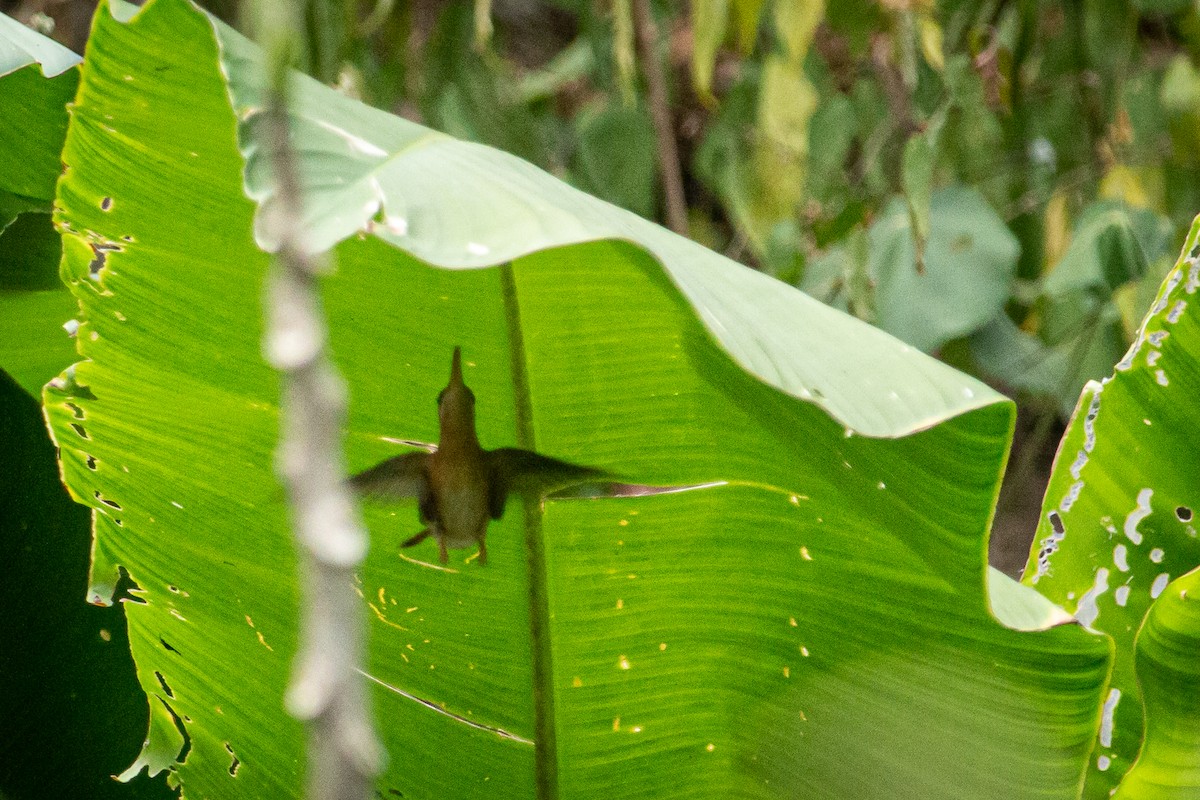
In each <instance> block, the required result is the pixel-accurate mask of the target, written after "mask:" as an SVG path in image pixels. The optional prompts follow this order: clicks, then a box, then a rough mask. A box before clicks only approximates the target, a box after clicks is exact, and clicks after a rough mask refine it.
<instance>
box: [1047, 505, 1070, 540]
mask: <svg viewBox="0 0 1200 800" xmlns="http://www.w3.org/2000/svg"><path fill="white" fill-rule="evenodd" d="M1046 517H1047V518H1048V519H1049V520H1050V527H1051V528H1052V529H1053V530H1054V532H1055V533H1057V534H1058V535H1059V536H1062V535H1063V534H1064V533H1066V531H1067V529H1066V527H1065V526H1064V525H1063V521H1062V517H1060V516H1059V515H1058V512H1057V511H1051V512H1050V513H1049V514H1047V515H1046Z"/></svg>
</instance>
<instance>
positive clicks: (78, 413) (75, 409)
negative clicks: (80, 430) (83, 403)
mask: <svg viewBox="0 0 1200 800" xmlns="http://www.w3.org/2000/svg"><path fill="white" fill-rule="evenodd" d="M63 405H64V406H66V407H67V408H69V409H71V416H73V417H75V419H83V418H84V414H83V409H82V408H80V407H79V406H77V405H75V404H74V403H63Z"/></svg>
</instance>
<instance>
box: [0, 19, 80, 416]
mask: <svg viewBox="0 0 1200 800" xmlns="http://www.w3.org/2000/svg"><path fill="white" fill-rule="evenodd" d="M78 62H79V56H77V55H75V54H74V53H72V52H71V51H70V50H67V49H66V48H64V47H62V46H61V45H59V44H58V43H56V42H54V41H53V40H51V39H47V38H46V37H44V36H42V35H41V34H39V33H36V32H34V31H31V30H30V29H28V28H26V27H25V26H24V25H21V24H20V23H18V22H17V21H16V20H14V19H12V18H11V17H8V16H5V15H3V14H0V141H2V142H4V143H5V146H4V147H3V148H0V369H3V370H5V371H6V372H8V373H9V374H10V375H12V376H13V377H14V378H15V379H16V380H17V382H18V383H19V384H20V385H21V386H22V388H24V389H25V390H26V391H27V392H29V393H30V394H31V395H34V396H37V395H39V394H40V393H41V387H42V384H44V383H45V382H46V381H48V380H50V378H52V377H53V376H54V375H55V374H56V373H58V372H59V371H61V370H62V369H63V368H64V367H65V366H66V365H67V364H69V363H71V361H72V360H73V357H74V355H75V347H74V343H73V342H71V340H70V339H69V338H68V337H67V335H66V333H65V332H64V331H63V330H62V325H63V323H64V322H66V321H67V320H69V319H71V317H72V316H74V313H75V309H76V308H77V304H76V302H75V301H74V299H72V298H71V296H70V294H68V293H67V292H66V291H65V287H64V286H63V285H62V282H61V281H59V279H58V261H59V256H60V253H61V246H60V243H59V237H58V233H57V232H56V231H55V230H54V227H53V225H52V224H51V222H50V214H49V212H50V207H51V204H52V202H53V199H54V184H55V181H57V180H58V175H59V172H60V171H61V170H62V164H61V161H60V153H61V152H62V143H63V137H64V136H66V131H67V108H66V104H67V102H68V101H69V100H71V98H72V97H73V96H74V94H75V87H76V84H77V83H78V80H79V72H78V70H76V69H74V68H73V67H74V66H75V64H77V63H78Z"/></svg>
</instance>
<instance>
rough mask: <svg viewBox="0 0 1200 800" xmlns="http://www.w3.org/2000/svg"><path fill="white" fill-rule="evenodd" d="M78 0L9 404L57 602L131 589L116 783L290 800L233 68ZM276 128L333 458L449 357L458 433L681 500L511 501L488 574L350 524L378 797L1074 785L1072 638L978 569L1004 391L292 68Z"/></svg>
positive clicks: (251, 243) (397, 533)
mask: <svg viewBox="0 0 1200 800" xmlns="http://www.w3.org/2000/svg"><path fill="white" fill-rule="evenodd" d="M111 11H115V12H116V13H117V15H118V16H119V17H120V19H117V18H114V16H113V13H111ZM111 11H110V7H109V6H102V8H101V10H100V11H99V12H98V15H97V19H96V23H95V28H94V31H93V35H92V38H91V41H90V44H89V50H88V53H87V56H86V60H85V65H84V69H83V75H82V80H81V84H80V88H79V94H78V96H77V98H76V105H75V111H74V114H73V116H72V119H71V127H70V130H69V132H68V136H67V142H66V146H65V150H64V154H63V158H64V161H65V163H66V164H67V165H68V166H69V168H70V169H69V172H68V173H67V177H66V178H65V179H64V180H63V181H62V182H61V183H60V185H59V196H58V202H59V206H60V208H61V211H60V214H59V217H58V221H59V224H60V226H61V229H62V231H63V233H64V250H65V253H66V262H65V267H64V276H65V278H66V280H67V281H68V282H69V284H70V286H71V290H72V292H73V293H74V294H75V296H76V297H77V298H78V299H79V301H80V304H81V307H82V313H81V325H80V329H79V334H78V337H77V342H78V346H79V352H80V355H81V357H82V358H83V360H82V361H81V362H80V363H79V364H77V365H76V366H75V368H74V370H73V371H72V372H71V373H69V374H64V375H62V376H60V378H58V379H57V380H56V381H55V382H54V383H52V384H51V386H50V387H49V388H48V390H47V392H46V395H45V401H46V408H47V413H48V416H49V419H50V422H51V426H52V430H53V433H54V435H55V438H56V440H57V442H58V444H59V446H60V451H61V457H62V467H63V473H64V476H65V480H66V482H67V484H68V486H69V487H70V488H71V490H72V492H73V493H74V494H75V495H76V496H77V497H78V498H79V499H80V500H81V501H82V502H84V503H86V504H88V505H89V506H90V507H91V508H92V509H93V510H94V519H95V544H94V549H93V571H92V592H93V596H94V597H95V598H97V599H99V600H107V599H109V598H111V596H112V594H113V586H114V585H115V583H116V580H117V575H118V569H120V568H123V569H125V570H127V571H128V573H129V575H130V576H131V578H132V580H133V581H135V582H136V584H137V587H138V588H137V590H136V591H135V592H134V598H135V599H136V601H137V602H131V603H128V604H127V605H128V617H129V636H130V641H131V647H132V650H133V653H134V657H135V660H136V661H137V664H138V671H139V676H140V679H141V683H142V686H143V687H144V688H145V690H146V692H147V694H148V695H149V697H150V708H151V728H150V735H149V740H148V743H147V746H146V748H145V750H144V752H143V755H142V758H141V759H140V760H139V762H138V763H137V764H135V765H133V766H132V767H131V769H130V772H131V773H133V772H137V771H138V770H140V769H142V768H143V767H145V768H148V769H149V770H151V771H159V770H163V769H167V770H170V771H171V772H172V773H173V777H174V778H175V779H176V780H178V781H181V782H182V784H183V786H184V792H185V796H188V797H230V796H244V797H289V796H297V794H298V793H299V792H300V786H301V784H302V774H303V769H302V766H303V765H302V761H303V752H302V741H303V736H302V730H301V727H300V725H299V724H298V723H296V722H294V721H292V720H290V719H289V718H288V717H287V716H286V715H285V714H284V712H283V710H282V706H281V697H282V695H283V691H284V687H285V684H286V681H287V677H288V671H289V666H290V662H291V659H292V656H293V653H294V650H295V646H296V640H295V630H296V618H297V613H296V598H297V594H298V587H297V578H296V575H295V563H294V559H293V555H292V544H291V540H290V537H289V534H288V532H287V526H286V520H285V512H284V509H283V507H282V505H281V501H280V498H281V496H282V493H281V491H280V489H279V487H278V486H277V484H276V483H275V481H274V479H273V477H272V471H271V463H272V450H273V447H274V442H275V438H276V429H277V426H278V404H277V400H278V398H277V387H276V382H275V378H274V376H273V375H272V373H271V372H270V371H269V370H268V369H267V368H266V367H265V366H264V365H263V364H262V362H261V360H260V357H259V340H260V338H261V333H262V331H261V322H260V318H261V313H260V303H259V301H260V287H261V283H262V278H263V273H264V268H265V265H266V263H267V257H266V256H265V255H264V254H263V252H262V249H261V248H260V246H259V245H260V244H261V245H263V246H265V247H268V248H269V247H270V245H271V243H270V242H261V243H260V242H256V240H255V237H254V230H255V225H254V217H255V213H256V209H258V208H260V206H259V205H258V204H262V205H263V206H269V205H270V204H271V202H272V197H271V196H270V193H269V188H268V187H269V181H267V180H266V176H265V174H264V169H265V167H264V165H263V162H262V160H261V159H260V158H259V157H258V153H257V151H256V150H255V146H254V142H253V139H252V138H251V137H250V133H251V132H252V131H251V130H250V129H252V128H253V127H254V125H255V121H256V119H257V117H256V112H257V108H258V99H257V92H256V89H255V67H254V60H255V56H254V52H255V51H254V50H253V48H251V47H250V46H249V45H247V44H246V43H245V42H244V41H243V40H241V39H239V38H238V37H237V36H236V34H234V33H232V32H231V31H229V30H228V29H226V28H225V27H223V26H221V25H220V24H217V23H215V22H213V21H212V20H210V19H209V18H208V17H206V16H205V15H204V14H202V13H201V12H199V11H197V10H196V9H195V8H194V7H193V6H191V5H189V4H188V3H186V2H184V0H152V1H151V2H150V3H148V4H147V5H146V6H145V7H144V8H143V9H141V10H140V11H138V12H137V13H136V16H135V15H134V9H132V8H130V7H126V6H116V7H115V8H111ZM294 114H295V119H294V124H295V136H296V143H297V146H298V148H299V149H300V151H301V158H302V165H303V171H304V175H305V180H306V183H307V186H308V191H309V196H308V202H309V209H310V212H309V220H308V225H307V229H308V231H309V233H310V235H311V237H312V243H313V244H314V246H320V247H331V248H332V251H333V254H334V256H335V257H336V262H337V271H336V274H333V275H331V276H329V277H328V278H327V279H326V280H325V282H324V285H323V293H324V299H325V310H326V313H327V315H328V318H329V324H330V330H331V337H332V343H333V348H334V351H335V354H336V357H337V361H338V364H339V366H340V368H341V370H342V373H343V375H344V377H345V380H346V382H347V384H348V387H349V390H350V394H351V407H350V413H349V418H348V422H347V432H346V450H347V459H348V462H349V463H348V466H349V467H350V468H351V469H360V468H363V467H366V466H369V465H371V464H374V463H375V462H376V461H378V460H380V459H382V458H384V457H387V456H390V455H394V454H396V453H399V452H403V451H404V450H405V447H406V446H405V445H404V444H403V443H402V442H403V441H407V440H411V441H418V442H422V441H423V442H430V441H434V440H435V439H436V435H437V430H436V413H435V406H434V401H435V398H436V395H437V392H438V390H439V389H440V388H441V387H442V386H443V385H444V383H445V381H446V378H447V370H448V360H449V355H450V352H451V349H452V348H453V347H454V346H456V345H460V346H462V348H463V352H464V356H465V362H466V364H465V371H466V380H467V383H468V384H469V385H470V386H471V387H472V388H473V389H474V390H475V393H476V395H477V398H478V414H479V429H480V436H481V438H482V440H483V442H484V444H485V446H490V447H496V446H504V445H514V444H515V445H519V446H524V447H533V448H536V449H537V450H539V451H541V452H544V453H547V454H549V455H553V456H556V457H559V458H566V459H569V460H572V461H576V462H579V463H584V464H590V465H594V466H597V467H602V468H605V469H608V470H611V471H613V472H615V473H618V474H619V475H621V476H623V478H624V479H625V480H627V481H630V482H633V483H640V484H648V485H657V486H678V487H700V488H691V489H689V490H685V491H678V492H674V493H667V494H653V495H646V496H639V497H610V498H600V499H575V500H560V501H552V502H546V503H544V504H531V505H527V506H525V507H524V508H522V507H520V504H519V503H517V502H512V503H510V508H509V509H508V513H507V514H506V515H505V516H504V518H503V519H502V520H501V521H499V522H497V523H495V524H493V526H492V530H491V534H490V536H489V551H490V553H489V555H490V559H489V563H488V565H487V566H486V567H481V566H480V565H479V564H477V563H474V562H472V561H471V559H470V558H469V557H467V554H466V553H464V552H461V551H459V552H457V553H456V554H455V558H454V559H453V560H452V561H451V563H450V564H449V566H448V567H446V568H441V567H439V565H437V563H436V556H435V551H434V549H433V547H432V545H431V544H426V545H423V546H421V547H418V548H415V549H413V550H406V551H404V552H403V554H401V553H399V552H398V551H397V544H398V543H399V542H400V541H402V540H404V539H406V538H407V537H408V536H410V535H411V534H412V533H414V532H415V531H416V529H417V524H418V523H417V515H416V509H415V507H414V505H413V504H412V503H407V502H406V503H397V504H392V505H387V504H378V503H376V504H372V505H369V506H368V507H366V508H365V510H364V514H365V517H366V520H367V522H368V524H369V527H370V529H371V532H372V537H373V548H372V551H371V554H370V557H369V559H368V562H367V563H366V565H365V566H364V568H363V570H362V572H361V574H360V575H359V576H358V581H357V582H358V587H359V589H360V591H361V593H362V596H363V601H364V607H363V612H364V614H367V615H368V618H369V620H370V623H371V642H370V663H369V665H368V667H367V669H366V673H367V677H368V679H369V680H370V681H371V682H372V685H373V686H374V688H375V691H374V694H373V697H374V704H375V715H376V718H377V720H378V722H379V726H380V730H381V733H382V737H383V740H384V743H385V745H386V746H387V749H388V751H389V753H390V754H391V760H390V763H389V766H388V768H387V771H386V773H385V774H383V775H382V776H381V778H380V781H379V784H378V786H379V791H380V794H381V795H382V796H383V797H400V796H402V797H406V798H414V797H416V798H419V797H430V798H445V797H532V796H539V797H543V798H551V797H573V798H577V797H591V796H604V797H608V798H615V797H647V796H654V797H664V798H684V797H697V798H698V797H714V798H726V797H795V796H819V797H825V798H869V797H895V796H896V794H897V791H903V792H904V793H905V794H907V795H909V796H913V797H923V798H962V797H972V798H990V797H996V798H1000V797H1003V798H1009V797H1022V798H1043V797H1044V798H1060V797H1061V798H1067V797H1073V796H1074V795H1075V794H1076V792H1077V789H1078V785H1079V783H1080V781H1081V779H1082V776H1083V774H1084V770H1085V766H1086V765H1085V761H1086V758H1087V754H1088V752H1089V750H1090V746H1091V742H1092V740H1093V738H1094V736H1095V732H1096V728H1097V726H1098V724H1099V718H1100V702H1101V698H1102V695H1103V689H1104V683H1105V680H1106V677H1107V674H1108V669H1109V653H1108V644H1107V641H1106V640H1105V639H1104V638H1102V637H1099V636H1096V635H1094V634H1092V633H1090V632H1088V631H1086V630H1084V629H1082V628H1081V627H1079V626H1077V625H1074V624H1063V623H1066V622H1069V620H1070V618H1069V617H1068V616H1067V615H1066V614H1065V613H1063V612H1061V611H1059V610H1058V609H1057V608H1056V607H1054V606H1052V605H1051V604H1049V603H1048V602H1047V601H1045V600H1044V599H1043V598H1042V597H1040V596H1039V595H1037V594H1036V593H1035V592H1033V591H1032V590H1029V589H1028V588H1026V587H1021V586H1019V585H1017V584H1015V583H1013V582H1011V581H1006V580H1005V579H1004V578H1003V577H1002V576H1000V575H998V574H996V573H992V574H991V575H990V578H989V573H988V572H987V569H986V566H985V553H986V531H987V528H988V524H989V521H990V518H991V515H992V509H993V503H994V500H995V496H996V490H997V484H998V480H999V476H1000V474H1001V471H1002V467H1003V464H1004V461H1005V457H1006V453H1007V447H1008V442H1009V436H1010V432H1011V427H1012V418H1013V412H1012V406H1011V404H1010V403H1008V402H1006V401H1004V400H1003V399H1002V398H1000V397H999V396H998V395H996V394H994V393H993V392H991V391H990V390H988V389H987V388H986V387H985V386H983V385H982V384H980V383H978V382H976V381H974V380H973V379H971V378H968V377H966V376H963V375H960V374H958V373H955V372H954V371H952V370H950V369H949V368H947V367H944V366H943V365H941V364H939V363H938V362H936V361H934V360H932V359H929V358H927V357H925V356H924V355H921V354H920V353H917V352H915V351H913V350H911V349H910V348H908V347H905V346H904V345H902V344H901V343H899V342H897V341H895V340H894V339H891V338H890V337H888V336H886V335H884V334H882V333H880V332H878V331H876V330H874V329H872V328H869V327H867V326H865V325H863V324H861V323H859V322H856V321H855V320H853V319H851V318H849V317H847V316H845V315H842V314H840V313H838V312H835V311H832V310H829V309H826V308H825V307H823V306H822V305H821V304H820V303H817V302H815V301H813V300H811V299H809V298H808V297H806V296H805V295H802V294H800V293H798V292H796V291H795V290H793V289H790V288H788V287H786V286H784V285H782V284H779V283H777V282H774V281H772V280H770V279H768V278H765V277H763V276H761V275H758V274H756V273H753V272H750V271H748V270H745V269H744V268H741V267H739V266H737V265H735V264H733V263H731V262H728V261H726V260H725V259H723V258H721V257H719V256H716V255H714V254H713V253H711V252H709V251H707V250H704V249H702V248H700V247H699V246H697V245H695V244H693V243H691V242H689V241H687V240H684V239H681V238H678V237H675V236H673V235H671V234H668V233H666V232H665V231H663V230H661V229H659V228H657V227H655V226H653V225H650V224H649V223H646V222H645V221H643V220H641V219H640V218H637V217H635V216H633V215H631V214H628V213H625V212H621V211H618V210H616V209H614V208H613V207H611V206H607V205H605V204H603V203H600V202H598V201H596V200H593V199H591V198H589V197H587V196H585V195H583V194H580V193H578V192H575V191H574V190H571V189H569V188H568V187H566V186H565V185H563V184H560V183H558V182H557V181H555V180H554V179H552V178H550V177H549V176H547V175H545V174H544V173H542V172H540V171H538V170H537V169H535V168H533V167H531V166H529V165H528V164H525V163H523V162H520V161H518V160H516V159H514V158H512V157H508V156H505V155H504V154H502V153H499V152H497V151H493V150H490V149H487V148H483V147H478V146H471V145H466V144H463V143H461V142H456V141H454V140H452V139H449V138H447V137H444V136H441V135H439V134H436V133H433V132H431V131H429V130H426V129H424V128H421V127H419V126H417V125H415V124H412V123H410V122H406V121H403V120H399V119H396V118H394V117H391V116H388V115H386V114H383V113H382V112H378V111H374V110H371V109H368V108H365V107H363V106H361V105H359V104H357V103H354V102H352V101H350V100H347V99H345V98H343V97H341V96H340V95H337V94H335V93H333V92H332V91H329V90H327V89H324V88H321V87H319V86H317V85H316V84H314V83H311V82H308V81H302V82H301V83H300V85H299V87H298V91H297V104H296V107H295V109H294ZM239 123H240V127H241V128H242V130H240V131H239ZM243 174H245V178H243ZM247 195H249V197H251V198H253V200H251V199H248V196H247ZM989 580H990V582H991V591H990V592H989V587H988V583H989ZM993 611H994V612H995V614H996V615H998V616H1000V617H1001V618H1003V619H1005V620H1007V621H1008V622H1009V625H1005V624H1002V623H1001V622H999V621H997V618H996V616H993V613H992V612H993ZM1010 626H1011V627H1010ZM1017 628H1020V629H1022V630H1017ZM898 787H900V788H899V789H898Z"/></svg>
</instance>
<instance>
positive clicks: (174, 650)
mask: <svg viewBox="0 0 1200 800" xmlns="http://www.w3.org/2000/svg"><path fill="white" fill-rule="evenodd" d="M158 641H159V642H160V643H161V644H162V646H163V647H165V648H166V649H167V650H169V651H171V652H172V653H179V655H183V653H180V652H179V651H178V650H176V649H175V648H174V647H172V646H171V643H170V642H168V641H167V640H166V639H164V638H162V637H161V636H160V637H159V638H158Z"/></svg>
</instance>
